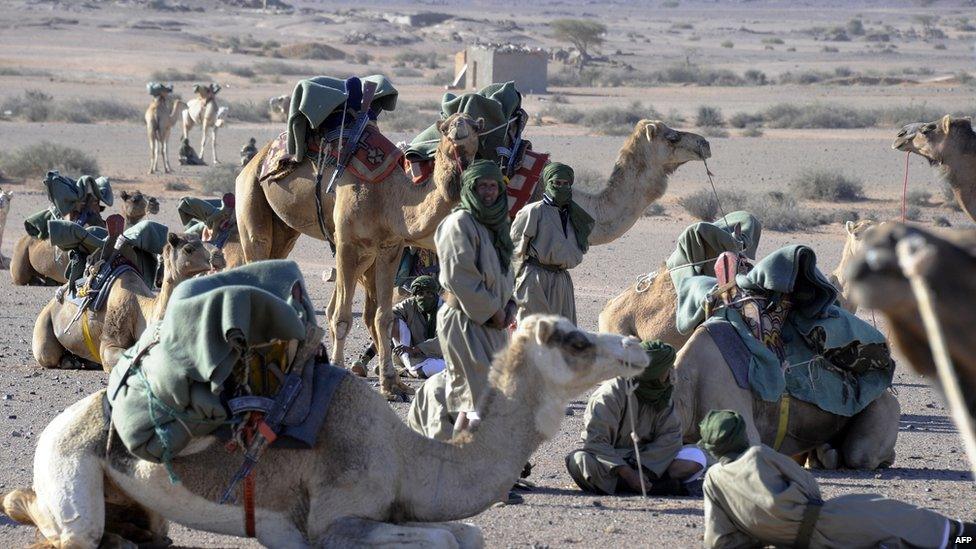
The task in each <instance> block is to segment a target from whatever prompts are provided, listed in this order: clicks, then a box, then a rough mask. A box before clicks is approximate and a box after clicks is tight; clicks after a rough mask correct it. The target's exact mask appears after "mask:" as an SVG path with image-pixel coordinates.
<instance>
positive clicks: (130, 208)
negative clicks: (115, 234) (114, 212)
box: [119, 191, 159, 229]
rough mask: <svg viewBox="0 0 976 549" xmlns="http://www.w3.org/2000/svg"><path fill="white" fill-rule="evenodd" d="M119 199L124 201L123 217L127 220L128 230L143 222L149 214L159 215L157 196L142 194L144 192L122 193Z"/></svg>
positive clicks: (126, 226)
mask: <svg viewBox="0 0 976 549" xmlns="http://www.w3.org/2000/svg"><path fill="white" fill-rule="evenodd" d="M119 198H121V199H122V217H124V218H125V228H126V229H128V228H129V227H131V226H133V225H135V224H136V223H138V222H140V221H142V220H143V219H145V218H146V217H147V216H148V215H149V214H153V215H156V214H158V213H159V200H157V199H156V197H155V196H148V195H144V194H142V191H135V192H132V193H130V192H128V191H122V192H121V193H120V194H119Z"/></svg>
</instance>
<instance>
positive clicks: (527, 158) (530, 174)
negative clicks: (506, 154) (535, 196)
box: [507, 151, 549, 219]
mask: <svg viewBox="0 0 976 549" xmlns="http://www.w3.org/2000/svg"><path fill="white" fill-rule="evenodd" d="M548 162H549V155H548V154H544V153H537V152H533V151H525V155H524V156H523V157H522V164H521V165H520V166H519V169H517V170H515V175H513V176H512V178H511V179H510V180H509V181H508V188H507V193H508V217H509V218H511V219H515V214H517V213H519V210H521V209H522V208H523V207H524V206H525V205H526V204H528V203H529V199H530V198H532V193H533V192H535V187H536V185H538V184H539V179H541V178H542V169H543V168H545V166H546V163H548Z"/></svg>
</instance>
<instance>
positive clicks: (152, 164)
mask: <svg viewBox="0 0 976 549" xmlns="http://www.w3.org/2000/svg"><path fill="white" fill-rule="evenodd" d="M148 130H149V131H148V133H149V173H151V174H152V173H156V137H155V136H154V135H153V133H154V132H153V130H152V127H149V128H148Z"/></svg>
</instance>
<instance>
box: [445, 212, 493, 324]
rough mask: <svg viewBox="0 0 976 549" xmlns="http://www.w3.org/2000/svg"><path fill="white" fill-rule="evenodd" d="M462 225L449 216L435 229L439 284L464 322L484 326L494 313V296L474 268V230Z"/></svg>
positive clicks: (475, 252) (476, 246) (461, 222)
mask: <svg viewBox="0 0 976 549" xmlns="http://www.w3.org/2000/svg"><path fill="white" fill-rule="evenodd" d="M464 225H465V224H464V222H463V218H461V217H459V216H454V215H452V216H450V217H448V218H447V219H445V221H444V222H442V223H441V225H440V226H438V227H437V232H436V233H435V235H434V242H435V244H436V246H437V255H438V257H439V258H440V261H441V273H440V282H441V286H443V287H444V288H445V289H446V290H448V291H450V292H451V293H453V294H454V295H455V296H456V297H457V299H458V303H459V304H460V306H461V310H462V311H464V314H465V315H467V316H468V318H470V319H471V320H474V321H475V322H477V323H478V324H484V323H485V322H487V321H488V319H490V318H491V317H492V315H494V314H495V313H496V312H498V307H496V306H495V304H496V303H497V302H498V296H496V295H494V294H493V293H492V292H491V290H489V289H488V288H487V287H486V286H485V278H484V276H483V275H482V274H481V270H480V269H479V268H478V243H477V241H476V240H477V238H478V235H477V233H476V230H475V228H474V227H465V226H464Z"/></svg>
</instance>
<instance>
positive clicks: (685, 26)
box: [671, 21, 695, 30]
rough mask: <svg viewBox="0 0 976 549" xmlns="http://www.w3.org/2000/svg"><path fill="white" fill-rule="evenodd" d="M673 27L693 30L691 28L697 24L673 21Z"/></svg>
mask: <svg viewBox="0 0 976 549" xmlns="http://www.w3.org/2000/svg"><path fill="white" fill-rule="evenodd" d="M671 28H672V29H678V30H691V29H693V28H695V26H694V25H692V24H691V23H687V22H684V21H682V22H679V23H672V24H671Z"/></svg>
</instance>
